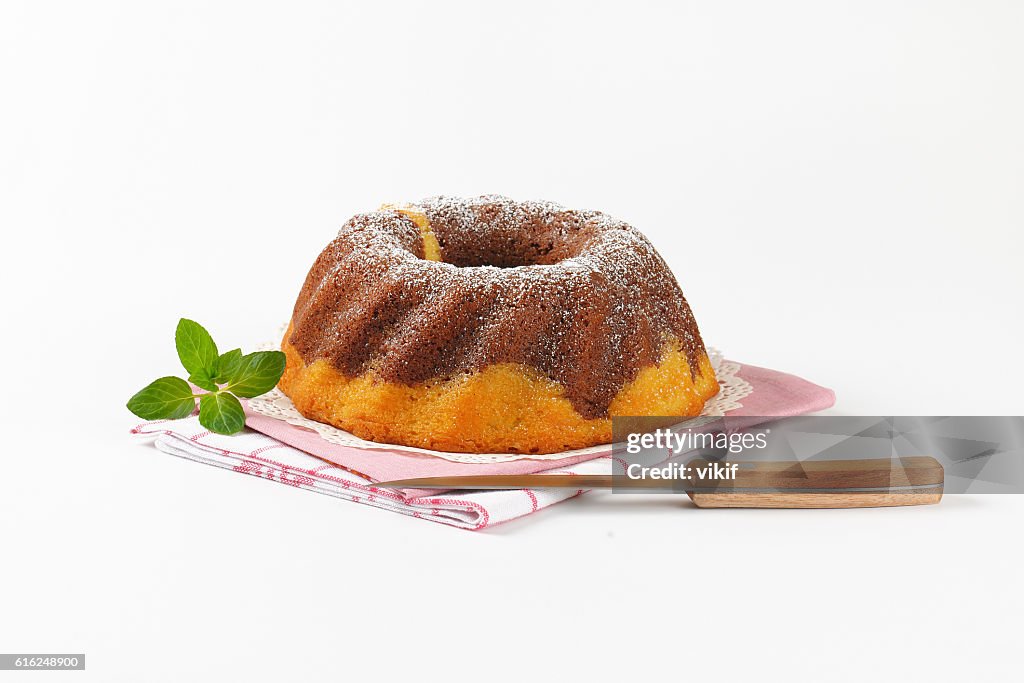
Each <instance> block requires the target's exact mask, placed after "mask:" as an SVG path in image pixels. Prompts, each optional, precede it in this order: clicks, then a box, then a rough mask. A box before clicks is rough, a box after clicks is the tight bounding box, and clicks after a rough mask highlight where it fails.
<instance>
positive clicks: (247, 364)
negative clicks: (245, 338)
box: [128, 318, 285, 434]
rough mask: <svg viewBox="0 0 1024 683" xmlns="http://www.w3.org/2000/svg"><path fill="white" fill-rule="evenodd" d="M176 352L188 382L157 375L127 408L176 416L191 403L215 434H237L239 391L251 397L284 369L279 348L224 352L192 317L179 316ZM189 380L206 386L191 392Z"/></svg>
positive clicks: (146, 415) (151, 415) (241, 417)
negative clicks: (220, 352) (194, 392)
mask: <svg viewBox="0 0 1024 683" xmlns="http://www.w3.org/2000/svg"><path fill="white" fill-rule="evenodd" d="M174 346H175V348H176V349H177V350H178V358H179V359H180V360H181V364H182V365H183V366H184V368H185V370H186V371H188V382H186V381H185V380H183V379H181V378H180V377H161V378H160V379H158V380H156V381H154V382H152V383H151V384H149V385H147V386H146V387H145V388H143V389H142V390H141V391H139V392H138V393H137V394H135V395H134V396H132V397H131V398H130V399H129V400H128V410H130V411H132V412H133V413H135V414H136V415H138V416H139V417H141V418H142V419H144V420H178V419H181V418H183V417H188V416H189V415H191V414H192V413H193V412H195V409H196V399H199V423H200V424H202V425H203V426H204V427H206V428H207V429H209V430H210V431H211V432H216V433H218V434H237V433H238V432H240V431H242V428H243V427H245V412H244V411H243V410H242V404H241V403H240V402H239V400H238V397H239V396H241V397H242V398H254V397H256V396H259V395H261V394H265V393H267V392H268V391H270V390H271V389H273V388H274V387H275V386H277V383H278V381H280V379H281V375H282V374H283V373H284V366H285V357H284V354H283V353H281V352H280V351H256V352H254V353H250V354H247V355H243V354H242V350H241V349H233V350H231V351H228V352H226V353H223V354H219V353H218V352H217V344H216V343H215V342H214V341H213V337H211V336H210V333H209V332H207V331H206V329H205V328H204V327H203V326H202V325H200V324H199V323H197V322H194V321H192V320H188V319H186V318H182V319H181V320H179V321H178V328H177V329H176V330H175V332H174ZM189 382H191V383H192V384H194V385H195V386H197V387H199V388H200V389H205V390H206V391H207V392H209V393H206V394H193V393H192V387H191V386H190V385H189Z"/></svg>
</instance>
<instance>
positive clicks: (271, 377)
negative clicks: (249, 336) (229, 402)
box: [225, 351, 284, 398]
mask: <svg viewBox="0 0 1024 683" xmlns="http://www.w3.org/2000/svg"><path fill="white" fill-rule="evenodd" d="M283 373H284V354H283V353H281V352H280V351H257V352H255V353H250V354H248V355H247V356H243V357H242V362H241V365H240V366H239V368H238V371H237V372H236V373H235V376H234V377H233V378H232V379H231V382H230V383H229V384H228V386H227V387H225V390H226V391H230V392H232V393H234V394H237V395H238V396H242V397H244V398H253V397H254V396H259V395H260V394H265V393H267V392H268V391H270V390H271V389H273V388H274V387H275V386H277V382H278V381H279V380H280V379H281V375H282V374H283Z"/></svg>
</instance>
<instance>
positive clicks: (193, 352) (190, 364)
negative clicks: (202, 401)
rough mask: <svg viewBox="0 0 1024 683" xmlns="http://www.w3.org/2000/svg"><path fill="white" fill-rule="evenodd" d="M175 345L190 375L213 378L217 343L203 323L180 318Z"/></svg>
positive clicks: (215, 370)
mask: <svg viewBox="0 0 1024 683" xmlns="http://www.w3.org/2000/svg"><path fill="white" fill-rule="evenodd" d="M174 346H175V347H176V348H177V349H178V358H180V359H181V364H182V365H184V366H185V369H186V370H188V373H189V374H190V375H196V376H205V377H211V378H212V377H213V376H214V375H215V374H216V372H217V368H216V365H217V345H216V344H214V343H213V337H211V336H210V333H209V332H207V331H206V329H205V328H203V326H202V325H200V324H199V323H197V322H194V321H192V320H189V319H187V318H182V319H181V320H179V321H178V329H176V330H175V331H174ZM204 388H205V387H204Z"/></svg>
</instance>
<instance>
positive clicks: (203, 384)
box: [188, 370, 218, 391]
mask: <svg viewBox="0 0 1024 683" xmlns="http://www.w3.org/2000/svg"><path fill="white" fill-rule="evenodd" d="M188 381H189V382H192V384H195V385H196V386H197V387H199V388H200V389H206V390H207V391H217V389H218V387H217V382H215V381H214V379H213V378H212V377H210V376H209V375H208V374H206V371H205V370H200V371H199V372H194V373H192V374H191V375H189V376H188Z"/></svg>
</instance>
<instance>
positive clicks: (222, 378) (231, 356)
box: [213, 349, 242, 384]
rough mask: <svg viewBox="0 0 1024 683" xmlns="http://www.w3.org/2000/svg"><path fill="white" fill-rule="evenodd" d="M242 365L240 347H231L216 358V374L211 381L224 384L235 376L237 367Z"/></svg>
mask: <svg viewBox="0 0 1024 683" xmlns="http://www.w3.org/2000/svg"><path fill="white" fill-rule="evenodd" d="M241 365H242V349H233V350H231V351H228V352H227V353H222V354H221V355H220V358H218V359H217V374H216V375H214V377H213V381H214V382H216V383H217V384H225V383H227V382H230V381H231V380H233V379H234V378H235V375H236V374H237V373H238V368H240V367H241Z"/></svg>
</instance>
